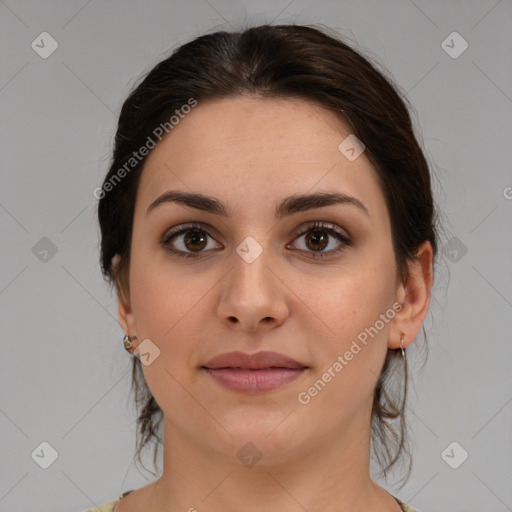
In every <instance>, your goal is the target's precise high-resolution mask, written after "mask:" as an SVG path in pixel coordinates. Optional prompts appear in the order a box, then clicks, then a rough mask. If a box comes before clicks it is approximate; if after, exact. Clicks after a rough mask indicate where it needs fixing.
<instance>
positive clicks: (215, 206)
mask: <svg viewBox="0 0 512 512" xmlns="http://www.w3.org/2000/svg"><path fill="white" fill-rule="evenodd" d="M165 203H177V204H182V205H185V206H188V207H189V208H195V209H196V210H201V211H204V212H208V213H212V214H214V215H221V216H223V217H231V216H232V215H233V211H232V210H231V209H228V208H227V207H226V206H225V205H224V204H223V203H222V202H221V201H219V200H218V199H216V198H215V197H211V196H207V195H204V194H199V193H194V192H180V191H178V190H168V191H167V192H165V193H163V194H162V195H161V196H158V197H157V198H156V199H155V200H154V201H153V202H152V203H151V204H150V205H149V206H148V208H147V210H146V216H147V215H148V214H149V213H150V212H151V211H152V210H154V209H155V208H156V207H157V206H159V205H162V204H165ZM333 204H344V205H351V206H355V207H357V208H358V209H359V210H361V211H362V212H363V213H365V214H366V215H367V216H368V217H369V216H370V214H369V213H368V210H367V209H366V207H365V206H364V204H363V203H362V202H361V201H359V199H357V198H355V197H352V196H349V195H347V194H342V193H339V192H319V193H315V194H294V195H292V196H289V197H286V198H285V199H283V201H281V202H280V203H279V204H278V205H277V207H276V209H275V213H274V214H275V217H276V218H277V219H282V218H283V217H286V216H288V215H292V214H294V213H299V212H305V211H307V210H311V209H313V208H321V207H323V206H330V205H333Z"/></svg>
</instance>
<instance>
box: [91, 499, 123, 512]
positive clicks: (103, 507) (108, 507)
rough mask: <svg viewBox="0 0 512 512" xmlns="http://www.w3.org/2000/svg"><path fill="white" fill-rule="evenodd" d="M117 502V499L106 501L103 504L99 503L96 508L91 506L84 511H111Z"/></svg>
mask: <svg viewBox="0 0 512 512" xmlns="http://www.w3.org/2000/svg"><path fill="white" fill-rule="evenodd" d="M116 503H117V501H109V502H108V503H104V504H103V505H100V506H99V507H96V508H91V509H89V510H87V511H86V512H112V511H113V510H114V505H115V504H116Z"/></svg>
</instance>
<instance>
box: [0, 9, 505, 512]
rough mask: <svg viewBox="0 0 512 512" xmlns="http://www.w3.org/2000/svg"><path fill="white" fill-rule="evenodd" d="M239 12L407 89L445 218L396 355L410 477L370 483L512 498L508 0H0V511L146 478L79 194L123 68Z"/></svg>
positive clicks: (434, 506) (84, 497) (112, 121)
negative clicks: (402, 380) (318, 43)
mask: <svg viewBox="0 0 512 512" xmlns="http://www.w3.org/2000/svg"><path fill="white" fill-rule="evenodd" d="M244 20H247V21H249V22H251V23H256V22H265V21H267V22H273V23H293V22H296V23H324V24H326V25H329V26H332V27H334V28H336V29H338V30H339V31H340V32H341V33H342V34H343V35H345V36H347V37H348V38H349V39H353V40H355V41H356V42H357V44H358V46H359V49H360V50H362V51H364V52H366V53H370V54H372V55H373V56H374V57H375V58H376V59H377V60H378V61H379V62H381V63H382V64H383V65H384V66H385V67H386V68H387V69H389V70H390V72H391V74H392V76H393V77H394V78H395V80H396V81H397V82H398V84H400V86H401V87H402V88H403V91H404V93H407V95H408V97H409V98H410V101H411V102H412V104H413V105H414V108H415V110H416V113H415V116H416V118H417V123H418V133H419V135H420V137H422V138H423V140H424V146H425V150H426V154H427V156H428V158H429V161H430V162H431V164H432V167H433V170H434V172H435V173H436V175H437V177H438V179H437V181H436V182H435V184H434V188H435V194H436V200H437V202H438V204H439V206H440V207H441V209H442V210H443V212H444V214H445V216H446V219H445V221H444V222H445V231H444V234H443V239H442V241H441V247H443V246H444V250H443V254H444V256H443V257H442V258H441V259H440V265H439V268H438V271H439V272H438V277H437V278H438V281H437V284H436V288H435V291H434V300H433V303H432V308H431V313H430V314H429V317H428V320H427V322H426V324H425V325H426V329H427V331H428V343H429V346H430V354H429V359H428V362H427V364H426V366H425V367H424V369H423V370H421V368H420V363H421V361H422V352H421V351H420V350H419V347H421V345H422V344H423V337H422V336H421V337H420V338H419V340H418V341H419V342H420V343H419V346H418V347H416V348H411V350H410V351H408V352H409V363H410V369H411V372H412V373H414V387H411V394H410V402H409V409H408V415H409V419H410V423H411V430H412V431H413V432H414V438H415V453H414V461H415V462H414V468H413V473H412V477H411V479H410V481H409V482H408V484H407V485H406V486H405V487H403V488H402V489H401V490H400V491H398V490H395V489H396V485H394V484H393V479H391V480H390V483H389V484H384V486H385V487H386V488H387V489H388V490H390V491H392V492H395V494H397V495H398V496H400V497H402V498H403V499H404V500H406V501H407V502H409V503H410V504H411V505H413V506H415V507H417V508H418V509H419V510H420V511H422V512H427V511H428V512H440V511H443V512H447V511H453V512H455V511H467V512H476V511H482V510H485V511H488V512H501V511H506V510H512V486H511V485H510V482H511V477H512V440H511V436H510V431H511V423H512V421H511V420H512V403H511V401H512V386H511V383H512V378H511V371H510V365H511V361H512V343H511V338H510V328H511V326H512V325H511V318H512V314H511V313H512V268H511V266H512V258H511V254H512V237H511V233H512V230H511V228H512V220H511V219H512V215H511V214H512V188H510V187H512V173H511V170H510V162H511V161H512V159H511V156H512V155H511V145H512V144H511V142H512V122H511V119H512V117H511V112H512V72H511V65H510V62H511V59H510V56H511V55H512V30H511V26H512V25H511V21H512V3H511V2H510V1H506V0H502V1H495V0H489V1H479V2H476V1H471V2H469V1H451V2H445V1H440V0H438V1H431V2H427V1H421V2H420V0H415V1H414V2H413V1H412V0H401V1H398V0H396V1H385V2H382V1H379V0H373V1H366V2H361V1H359V2H357V1H340V0H338V1H322V2H311V1H306V0H291V1H290V0H283V1H280V0H263V1H253V2H249V1H248V0H247V1H238V0H208V1H206V0H193V1H189V2H178V1H167V2H166V1H163V0H152V1H146V2H142V1H140V2H126V1H125V2H121V1H119V0H117V1H109V2H100V1H99V0H92V1H91V0H89V1H64V0H62V1H49V2H35V1H16V2H15V1H14V0H5V1H0V42H1V48H2V53H3V58H2V61H1V75H0V105H1V119H2V122H1V130H2V131H1V135H0V140H1V145H2V148H1V170H2V186H1V188H0V220H1V228H2V247H3V249H4V250H3V251H2V263H1V266H0V308H1V326H2V336H1V343H2V352H1V354H2V356H1V367H0V379H1V401H0V429H1V452H0V461H1V462H0V464H1V481H0V510H1V511H9V512H21V511H34V510H38V511H82V510H86V509H87V508H89V507H92V506H94V505H99V504H101V503H103V502H106V501H109V500H111V499H116V498H117V495H118V494H119V493H120V492H122V491H125V490H128V489H135V488H138V487H141V486H142V485H145V484H146V483H147V482H148V481H151V480H153V479H154V477H153V475H151V474H150V473H147V472H145V471H143V470H139V469H137V468H136V467H135V466H134V464H133V460H132V457H133V453H134V431H135V417H134V410H133V407H132V406H131V405H130V403H131V402H130V400H129V394H128V391H129V386H130V368H131V366H130V362H129V357H128V354H127V353H126V352H125V351H124V349H123V347H122V343H121V341H122V331H121V329H120V328H119V326H118V324H117V308H116V301H115V297H114V296H112V295H110V293H109V291H108V289H107V287H106V285H105V284H104V282H103V281H102V277H101V273H100V268H99V264H98V232H99V230H98V228H97V225H96V217H95V207H96V200H95V198H94V197H93V193H92V192H93V190H94V188H95V187H97V186H99V185H100V184H101V180H102V177H103V175H104V173H105V172H106V170H107V167H108V163H109V158H110V150H111V144H112V140H113V134H114V130H115V125H116V117H117V115H118V113H119V110H120V107H121V104H122V101H123V100H124V99H125V97H126V95H127V94H128V92H129V90H130V88H131V87H132V86H133V84H134V83H135V82H136V81H137V80H138V79H139V78H140V77H141V75H142V74H143V73H145V72H147V71H149V69H151V68H152V67H153V65H154V64H155V63H156V62H157V61H159V60H161V59H162V58H163V57H164V56H166V55H168V53H169V50H170V49H171V48H173V47H175V46H176V45H177V44H180V43H182V42H185V41H188V40H190V39H192V38H193V37H195V36H196V35H199V34H200V33H203V32H205V31H212V30H214V29H215V28H224V29H226V28H227V29H230V28H231V27H230V25H233V26H234V27H239V26H240V23H241V22H242V21H244ZM44 31H47V32H49V33H50V34H51V36H52V37H53V38H54V39H55V40H56V41H57V42H58V48H57V50H56V51H55V52H54V53H53V54H52V55H51V56H49V57H48V58H46V59H43V58H42V57H40V56H39V54H38V53H36V51H34V50H33V49H32V47H31V43H32V41H34V40H36V42H37V41H40V38H38V36H39V34H41V33H42V32H44ZM453 31H457V32H458V33H459V34H460V35H461V36H462V37H463V38H464V39H465V40H466V41H467V43H468V44H469V47H468V48H467V50H466V51H465V52H464V53H462V54H461V55H460V56H458V58H452V57H451V56H450V55H449V54H448V53H447V52H446V51H445V50H444V49H443V47H442V42H443V41H444V40H445V39H446V38H447V36H448V35H449V34H451V33H452V32H453ZM39 44H40V46H42V45H41V43H39ZM446 44H449V45H450V46H454V49H453V50H454V51H456V50H458V49H460V48H461V46H460V41H456V42H453V43H451V41H450V39H448V43H446ZM48 48H49V43H48V40H46V43H45V49H46V50H48ZM43 237H46V238H47V239H49V240H50V241H51V244H50V242H49V241H48V240H45V239H43V240H42V241H41V239H42V238H43ZM52 244H53V245H54V246H55V248H54V250H55V249H56V250H57V252H56V253H55V254H53V253H52V247H53V246H52ZM446 244H448V245H446ZM45 250H46V251H48V252H46V253H45V252H44V251H45ZM466 250H467V252H465V251H466ZM448 285H449V286H448ZM413 347H414V346H413ZM43 441H46V442H47V443H49V444H50V445H51V446H52V447H53V449H55V450H56V452H57V453H58V458H57V459H56V460H55V461H54V462H53V464H51V465H50V466H49V467H48V468H47V469H43V468H42V467H40V465H39V464H38V463H36V462H35V460H34V459H36V460H38V461H42V460H43V459H44V458H45V457H46V458H48V457H49V454H50V451H49V449H46V448H44V447H43V453H44V457H43V456H40V457H39V459H37V457H36V456H35V455H34V458H33V457H32V456H31V454H32V453H33V452H34V450H36V449H37V450H36V453H39V454H41V447H40V446H39V445H40V443H42V442H43ZM453 441H456V442H457V443H458V445H456V446H455V448H454V450H453V451H451V449H449V450H448V455H449V457H448V458H447V456H446V452H444V451H445V449H446V448H447V447H448V445H450V443H452V442H453ZM459 445H460V446H459ZM462 449H464V450H466V451H467V452H468V454H469V456H468V458H467V460H465V461H464V463H462V464H461V465H460V466H459V467H458V468H457V469H453V468H452V467H450V465H448V463H447V462H445V460H450V462H451V463H452V464H453V465H455V464H456V463H457V461H458V462H460V460H461V454H462V453H463V452H462ZM443 452H444V453H445V455H444V458H443V456H442V454H443ZM147 453H148V455H147V457H146V459H145V460H146V466H147V467H150V468H151V467H152V466H151V465H150V459H151V453H152V452H147ZM48 460H49V459H47V461H48ZM397 479H398V476H397V477H396V478H395V481H396V480H397Z"/></svg>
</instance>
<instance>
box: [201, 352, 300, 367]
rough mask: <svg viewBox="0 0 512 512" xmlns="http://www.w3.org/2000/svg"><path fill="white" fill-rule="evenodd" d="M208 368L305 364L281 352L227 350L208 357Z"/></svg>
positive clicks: (206, 365) (205, 365) (298, 365)
mask: <svg viewBox="0 0 512 512" xmlns="http://www.w3.org/2000/svg"><path fill="white" fill-rule="evenodd" d="M204 367H206V368H210V369H218V368H247V369H250V370H261V369H263V368H270V367H275V368H306V365H304V364H302V363H299V362H298V361H295V360H294V359H291V358H290V357H287V356H285V355H283V354H279V353H277V352H270V351H261V352H256V353H255V354H246V353H245V352H240V351H236V352H227V353H225V354H220V355H218V356H215V357H214V358H213V359H210V360H209V361H207V362H206V363H205V364H204Z"/></svg>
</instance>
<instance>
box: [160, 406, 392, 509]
mask: <svg viewBox="0 0 512 512" xmlns="http://www.w3.org/2000/svg"><path fill="white" fill-rule="evenodd" d="M364 425H370V418H369V417H368V414H363V415H362V417H360V418H355V419H354V420H353V421H352V422H351V424H350V425H347V426H346V427H347V430H346V431H345V432H344V433H341V434H340V433H336V432H332V433H331V435H330V436H324V437H323V439H315V440H314V442H309V443H308V445H307V446H295V447H293V448H291V449H287V450H282V451H279V453H278V451H277V450H276V449H275V447H274V450H273V451H272V450H270V449H269V447H267V455H265V453H264V454H262V455H263V456H262V457H261V459H259V460H257V461H256V463H255V464H254V465H252V466H251V467H249V466H245V465H244V464H243V463H241V462H240V460H238V459H237V458H236V457H228V456H224V455H223V454H222V453H219V452H218V451H215V450H214V448H213V447H212V445H213V444H215V443H211V442H210V443H207V442H204V440H200V439H191V438H190V437H189V435H188V434H187V432H184V430H183V429H180V428H177V427H176V426H175V425H174V424H173V423H172V422H171V421H169V420H167V419H164V468H163V473H162V477H161V478H160V479H159V480H158V481H157V482H156V484H155V487H154V489H153V491H154V492H153V496H152V507H151V509H152V510H159V511H161V512H174V511H178V510H180V511H183V510H186V511H190V512H194V511H201V510H208V511H210V512H217V511H218V512H221V511H222V512H235V511H239V510H244V511H246V512H261V511H264V510H280V511H282V512H288V511H290V512H292V511H293V512H296V511H297V510H301V509H302V510H307V511H308V512H315V511H322V512H331V511H332V512H348V511H350V512H373V511H375V512H377V511H378V512H388V511H389V512H397V511H399V510H400V507H399V505H398V503H397V502H396V501H395V500H394V499H393V498H392V497H391V495H389V494H388V493H387V492H386V491H385V490H384V489H382V488H381V487H379V486H378V485H376V484H375V483H374V482H373V481H372V479H371V477H370V474H369V462H370V461H369V457H370V454H369V446H370V431H369V428H366V429H365V428H364ZM244 444H245V442H241V441H239V442H238V443H237V444H235V446H234V449H233V453H236V452H238V450H237V449H236V447H237V446H238V447H242V446H243V445H244ZM253 450H254V449H253ZM247 451H248V452H249V453H250V449H249V448H247ZM271 451H272V453H275V454H276V455H274V456H272V457H271V456H269V455H268V454H269V453H270V452H271ZM253 455H256V452H254V453H253ZM256 459H257V457H256ZM256 459H255V460H256Z"/></svg>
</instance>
